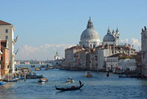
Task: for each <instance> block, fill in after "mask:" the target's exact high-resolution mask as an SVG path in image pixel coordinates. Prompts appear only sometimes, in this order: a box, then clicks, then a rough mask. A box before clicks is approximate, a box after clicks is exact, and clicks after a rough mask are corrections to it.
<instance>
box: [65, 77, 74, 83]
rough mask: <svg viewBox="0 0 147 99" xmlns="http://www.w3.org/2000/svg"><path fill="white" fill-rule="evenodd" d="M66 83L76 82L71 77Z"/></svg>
mask: <svg viewBox="0 0 147 99" xmlns="http://www.w3.org/2000/svg"><path fill="white" fill-rule="evenodd" d="M66 82H68V83H73V82H74V80H73V79H72V78H71V77H69V78H68V79H67V80H66Z"/></svg>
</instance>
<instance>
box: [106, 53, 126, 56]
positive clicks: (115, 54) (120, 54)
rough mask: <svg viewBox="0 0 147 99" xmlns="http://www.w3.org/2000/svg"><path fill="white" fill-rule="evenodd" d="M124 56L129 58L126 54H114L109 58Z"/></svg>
mask: <svg viewBox="0 0 147 99" xmlns="http://www.w3.org/2000/svg"><path fill="white" fill-rule="evenodd" d="M122 56H128V55H126V54H124V53H118V54H114V55H111V56H108V57H122Z"/></svg>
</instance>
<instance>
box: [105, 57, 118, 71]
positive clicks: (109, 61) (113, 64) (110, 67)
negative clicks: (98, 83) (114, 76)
mask: <svg viewBox="0 0 147 99" xmlns="http://www.w3.org/2000/svg"><path fill="white" fill-rule="evenodd" d="M117 55H118V54H117ZM116 68H118V56H116V55H112V56H109V57H107V58H106V71H112V72H113V73H115V72H116Z"/></svg>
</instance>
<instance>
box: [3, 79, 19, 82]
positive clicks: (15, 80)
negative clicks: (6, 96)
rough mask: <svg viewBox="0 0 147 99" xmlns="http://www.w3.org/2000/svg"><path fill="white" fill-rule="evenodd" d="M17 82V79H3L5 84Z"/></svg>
mask: <svg viewBox="0 0 147 99" xmlns="http://www.w3.org/2000/svg"><path fill="white" fill-rule="evenodd" d="M18 80H19V78H11V79H7V80H6V79H5V80H3V81H6V82H17V81H18Z"/></svg>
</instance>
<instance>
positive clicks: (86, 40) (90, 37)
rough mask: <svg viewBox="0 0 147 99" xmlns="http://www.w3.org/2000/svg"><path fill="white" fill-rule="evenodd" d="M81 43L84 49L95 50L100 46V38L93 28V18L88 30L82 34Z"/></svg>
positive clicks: (89, 21) (89, 22)
mask: <svg viewBox="0 0 147 99" xmlns="http://www.w3.org/2000/svg"><path fill="white" fill-rule="evenodd" d="M79 43H80V46H82V47H83V48H85V47H89V48H95V47H97V46H98V45H100V37H99V34H98V32H97V31H96V30H95V29H94V27H93V22H92V20H91V17H90V18H89V20H88V24H87V29H85V30H84V31H83V32H82V34H81V38H80V42H79Z"/></svg>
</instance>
